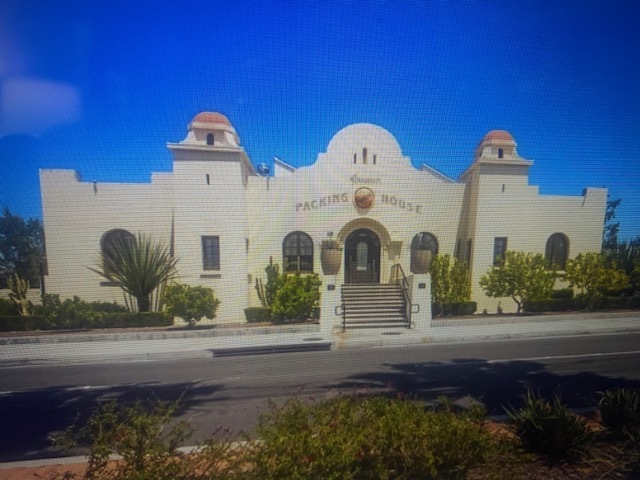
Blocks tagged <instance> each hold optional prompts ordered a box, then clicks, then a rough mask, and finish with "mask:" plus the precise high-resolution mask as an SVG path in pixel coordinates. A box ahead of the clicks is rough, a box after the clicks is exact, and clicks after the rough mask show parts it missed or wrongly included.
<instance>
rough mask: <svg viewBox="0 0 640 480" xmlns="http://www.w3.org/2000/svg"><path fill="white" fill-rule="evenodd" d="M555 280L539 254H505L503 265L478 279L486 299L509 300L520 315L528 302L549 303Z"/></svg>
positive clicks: (552, 270)
mask: <svg viewBox="0 0 640 480" xmlns="http://www.w3.org/2000/svg"><path fill="white" fill-rule="evenodd" d="M555 280H556V271H555V270H554V269H553V268H549V265H548V262H547V260H546V259H545V258H544V256H542V255H541V254H532V253H525V252H514V251H507V252H506V253H505V256H504V260H503V262H502V265H500V266H492V267H491V268H490V269H489V272H487V273H486V274H485V275H483V276H482V277H480V286H481V287H482V288H483V289H484V291H485V293H486V294H487V295H488V296H489V297H495V298H500V297H511V298H512V299H513V301H514V302H516V305H517V306H518V310H517V313H520V312H521V311H522V309H523V306H524V304H525V303H526V302H527V301H539V300H545V299H548V298H549V297H550V295H551V292H552V290H553V285H554V283H555Z"/></svg>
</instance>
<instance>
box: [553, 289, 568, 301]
mask: <svg viewBox="0 0 640 480" xmlns="http://www.w3.org/2000/svg"><path fill="white" fill-rule="evenodd" d="M551 298H552V299H559V298H573V289H571V288H560V289H558V290H553V291H552V292H551Z"/></svg>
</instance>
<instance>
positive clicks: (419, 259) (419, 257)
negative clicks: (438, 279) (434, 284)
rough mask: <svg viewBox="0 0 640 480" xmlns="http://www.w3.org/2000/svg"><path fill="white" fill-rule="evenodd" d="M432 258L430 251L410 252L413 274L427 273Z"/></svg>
mask: <svg viewBox="0 0 640 480" xmlns="http://www.w3.org/2000/svg"><path fill="white" fill-rule="evenodd" d="M432 258H433V253H432V252H431V250H412V251H411V265H412V266H413V273H429V267H430V266H431V259H432Z"/></svg>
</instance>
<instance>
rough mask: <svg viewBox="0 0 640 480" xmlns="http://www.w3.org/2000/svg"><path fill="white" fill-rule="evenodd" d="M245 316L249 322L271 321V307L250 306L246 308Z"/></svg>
mask: <svg viewBox="0 0 640 480" xmlns="http://www.w3.org/2000/svg"><path fill="white" fill-rule="evenodd" d="M244 316H245V318H246V319H247V322H248V323H262V322H270V321H271V309H270V308H269V307H249V308H245V309H244Z"/></svg>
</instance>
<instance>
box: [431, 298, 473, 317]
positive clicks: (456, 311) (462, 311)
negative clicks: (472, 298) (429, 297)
mask: <svg viewBox="0 0 640 480" xmlns="http://www.w3.org/2000/svg"><path fill="white" fill-rule="evenodd" d="M477 309H478V304H477V303H476V302H457V303H446V304H445V305H444V314H443V313H442V310H441V308H440V305H439V304H437V303H434V304H432V305H431V315H432V316H433V317H437V316H440V315H444V316H449V315H452V316H461V315H473V314H474V313H476V310H477Z"/></svg>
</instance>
